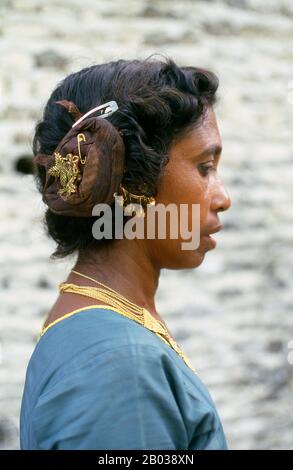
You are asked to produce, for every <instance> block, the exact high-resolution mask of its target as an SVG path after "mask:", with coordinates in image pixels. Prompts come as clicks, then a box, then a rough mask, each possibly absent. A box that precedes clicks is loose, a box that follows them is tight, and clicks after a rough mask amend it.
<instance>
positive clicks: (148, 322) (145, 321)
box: [59, 270, 195, 372]
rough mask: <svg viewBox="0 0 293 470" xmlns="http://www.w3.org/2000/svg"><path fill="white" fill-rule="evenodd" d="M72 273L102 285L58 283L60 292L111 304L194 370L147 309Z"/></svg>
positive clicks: (167, 332) (175, 343) (163, 327)
mask: <svg viewBox="0 0 293 470" xmlns="http://www.w3.org/2000/svg"><path fill="white" fill-rule="evenodd" d="M72 272H73V273H75V274H78V275H79V276H82V277H84V278H85V279H88V280H90V281H93V282H95V283H96V284H100V285H101V286H103V288H101V287H91V286H80V285H76V284H71V283H64V282H63V283H61V284H60V285H59V291H60V292H70V293H75V294H80V295H84V296H87V297H91V298H94V299H97V300H101V301H103V302H106V303H107V304H109V305H111V306H112V307H114V308H116V309H117V310H118V312H119V313H120V314H121V315H124V316H125V317H127V318H130V319H131V320H134V321H136V322H137V323H140V324H141V325H143V326H144V327H145V328H147V329H149V330H151V331H153V332H154V333H155V334H156V335H157V336H159V337H160V338H161V339H162V340H163V341H164V342H165V343H166V344H167V345H168V346H170V347H171V348H173V349H174V351H176V352H177V354H178V355H179V356H180V357H181V358H182V359H183V360H184V362H185V363H186V365H187V366H188V367H189V368H190V369H191V370H192V371H193V372H195V370H194V368H193V366H192V364H191V363H190V361H189V359H188V358H187V356H186V355H185V354H184V352H183V351H182V350H181V348H180V346H179V345H178V343H177V342H176V341H175V340H174V339H173V338H172V336H171V335H170V333H169V331H168V330H167V327H166V326H165V325H164V323H163V322H161V321H159V320H157V319H156V318H155V317H154V316H153V315H152V314H151V313H150V312H149V311H148V310H147V309H145V308H143V307H140V306H139V305H136V304H135V303H133V302H131V301H130V300H128V299H127V298H126V297H124V296H123V295H122V294H119V292H117V291H115V290H114V289H111V287H108V286H106V285H105V284H103V283H102V282H100V281H97V280H96V279H93V278H91V277H89V276H86V275H85V274H82V273H80V272H78V271H75V270H72Z"/></svg>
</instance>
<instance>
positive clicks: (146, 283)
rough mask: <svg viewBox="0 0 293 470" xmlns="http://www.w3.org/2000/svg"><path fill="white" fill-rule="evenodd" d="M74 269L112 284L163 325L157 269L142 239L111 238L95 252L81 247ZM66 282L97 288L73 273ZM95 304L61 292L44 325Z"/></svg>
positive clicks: (158, 270) (92, 301)
mask: <svg viewBox="0 0 293 470" xmlns="http://www.w3.org/2000/svg"><path fill="white" fill-rule="evenodd" d="M73 269H74V270H76V271H78V272H80V273H82V274H85V275H86V276H89V277H92V278H93V279H95V280H97V281H100V282H102V283H103V284H105V285H106V286H108V287H111V288H112V289H114V290H115V291H117V292H119V293H120V294H122V295H123V296H125V297H126V298H127V299H128V300H130V301H131V302H133V303H135V304H137V305H139V306H140V307H144V308H146V309H147V310H148V311H149V312H150V313H151V314H152V315H153V316H154V317H155V318H156V319H158V320H160V321H161V322H163V324H165V323H164V321H163V319H162V318H161V316H160V315H159V313H158V312H157V309H156V305H155V294H156V290H157V287H158V283H159V276H160V269H159V268H158V267H157V266H155V263H153V262H152V258H151V256H150V254H149V253H148V250H147V245H146V244H145V240H138V239H135V240H127V239H123V240H114V241H113V242H111V243H109V245H106V246H105V247H103V248H100V249H98V250H96V251H93V250H84V251H83V252H80V254H79V256H78V259H77V261H76V264H75V266H74V267H73ZM65 282H68V283H73V284H77V285H83V286H93V287H98V284H96V283H95V282H93V281H90V280H88V279H85V278H83V277H81V276H78V275H77V274H75V273H72V272H70V273H69V275H68V277H67V279H66V281H65ZM96 304H97V300H96V299H92V298H90V297H85V296H81V295H78V294H73V293H62V294H60V295H59V297H58V298H57V300H56V302H55V304H54V306H53V307H52V309H51V311H50V312H49V315H48V317H47V320H46V323H45V326H47V325H48V324H49V323H51V322H52V321H54V320H56V319H58V318H59V317H61V316H63V315H64V314H65V313H67V312H70V311H73V310H76V309H79V308H82V307H86V306H90V305H96ZM103 304H105V305H107V303H106V302H103Z"/></svg>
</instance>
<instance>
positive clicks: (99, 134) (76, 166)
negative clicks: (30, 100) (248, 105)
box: [34, 102, 125, 217]
mask: <svg viewBox="0 0 293 470" xmlns="http://www.w3.org/2000/svg"><path fill="white" fill-rule="evenodd" d="M68 103H69V102H68ZM60 104H62V105H63V106H64V102H63V103H60ZM71 104H72V103H71ZM74 106H75V105H74ZM65 107H66V106H65ZM67 109H68V108H67ZM72 109H73V108H72ZM76 110H77V108H76V107H75V108H74V113H75V116H74V117H75V118H77V117H78V113H77V111H76ZM68 111H69V112H70V109H68ZM72 114H73V113H72ZM124 160H125V146H124V142H123V139H122V137H121V135H120V133H119V131H118V130H117V129H116V128H115V127H114V126H113V125H112V124H111V123H110V122H109V121H107V119H103V118H99V117H89V118H86V119H84V120H83V121H81V122H80V123H79V124H77V125H76V126H75V127H74V128H72V129H71V130H70V131H69V132H68V133H67V134H66V135H65V137H64V138H63V139H62V141H61V142H60V144H59V145H58V147H57V148H56V150H55V151H54V152H53V155H44V154H38V155H36V156H35V157H34V163H35V164H37V165H41V166H43V167H45V169H46V181H45V184H44V188H43V201H44V202H45V203H46V204H47V205H48V207H49V208H50V210H51V211H52V212H54V213H58V214H62V215H66V216H76V217H91V216H92V209H93V207H94V206H95V204H99V203H107V204H112V202H113V201H114V195H113V194H114V192H116V191H118V189H119V185H120V183H121V182H122V178H123V171H124Z"/></svg>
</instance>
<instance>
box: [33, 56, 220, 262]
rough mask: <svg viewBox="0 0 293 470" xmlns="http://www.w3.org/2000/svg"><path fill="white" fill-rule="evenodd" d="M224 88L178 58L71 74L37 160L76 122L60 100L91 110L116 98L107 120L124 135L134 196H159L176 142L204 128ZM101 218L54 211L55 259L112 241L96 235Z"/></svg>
mask: <svg viewBox="0 0 293 470" xmlns="http://www.w3.org/2000/svg"><path fill="white" fill-rule="evenodd" d="M217 88H218V79H217V77H216V76H215V75H214V74H213V73H212V72H209V71H207V70H204V69H199V68H196V67H191V66H189V67H179V66H178V65H176V63H175V62H174V61H173V60H172V59H170V58H167V59H166V60H165V61H161V60H156V59H153V58H152V57H149V58H147V59H145V60H118V61H113V62H109V63H106V64H99V65H94V66H91V67H87V68H84V69H82V70H80V71H78V72H76V73H72V74H70V75H69V76H67V77H66V78H65V79H64V80H63V81H62V82H61V83H60V84H58V86H57V87H56V89H55V90H54V91H53V92H52V94H51V96H50V98H49V100H48V102H47V104H46V106H45V109H44V113H43V119H42V120H41V121H40V122H39V123H38V124H37V126H36V130H35V136H34V141H33V152H34V155H36V154H37V153H44V154H48V155H50V154H52V153H53V151H54V150H55V149H56V147H57V146H58V144H59V142H60V141H61V140H62V138H63V137H64V136H65V135H66V134H67V132H68V131H69V130H70V128H71V126H72V124H73V118H72V116H71V115H70V114H69V113H68V112H67V111H66V110H64V109H63V108H62V107H61V106H58V105H56V103H55V102H56V101H58V100H68V101H73V102H74V103H75V104H76V106H77V107H78V108H79V110H80V112H81V113H86V112H87V111H89V110H90V109H92V108H94V107H96V106H98V105H100V104H102V103H105V102H107V101H111V100H115V101H116V102H117V104H118V107H119V109H118V110H117V111H116V112H115V113H113V115H111V116H109V117H108V118H106V119H108V120H109V121H110V122H111V123H112V124H113V125H114V126H115V127H117V128H119V129H123V132H124V135H123V139H124V144H125V151H126V153H125V158H126V161H125V173H124V178H123V185H124V186H125V187H126V188H127V189H128V190H129V191H130V192H132V193H135V194H145V195H147V196H155V194H156V191H157V186H158V181H159V177H160V175H161V173H162V170H163V167H164V166H165V165H166V164H167V162H168V149H169V147H170V145H171V144H172V143H174V141H175V140H176V139H178V138H179V137H181V136H182V135H184V134H185V133H186V132H187V131H188V130H189V129H190V128H192V127H194V126H195V125H197V124H199V123H200V119H201V118H202V117H203V116H204V112H205V110H206V109H207V108H208V107H209V106H212V105H213V104H214V102H215V99H216V98H215V94H216V90H217ZM35 179H36V183H37V187H38V189H39V190H40V191H41V192H42V190H43V186H44V184H45V172H44V169H43V168H41V167H38V168H37V170H36V176H35ZM94 220H96V219H95V218H94V217H89V218H86V217H69V216H62V215H59V214H55V213H53V212H52V211H51V210H50V209H47V211H46V214H45V225H46V230H47V233H48V235H49V236H51V237H52V238H53V239H54V240H55V242H56V243H57V248H56V250H55V252H54V253H53V254H52V256H51V257H59V258H61V257H64V256H66V255H68V254H71V253H73V252H75V251H80V250H83V249H85V248H88V247H89V246H93V247H97V246H100V245H101V244H103V243H106V242H109V240H96V239H94V238H93V235H92V224H93V222H94Z"/></svg>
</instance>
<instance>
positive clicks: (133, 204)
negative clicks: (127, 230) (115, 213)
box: [115, 184, 156, 217]
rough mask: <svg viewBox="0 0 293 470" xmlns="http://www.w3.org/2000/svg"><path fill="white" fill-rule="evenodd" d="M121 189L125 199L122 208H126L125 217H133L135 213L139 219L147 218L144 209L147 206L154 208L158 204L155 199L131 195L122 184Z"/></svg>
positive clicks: (142, 195) (141, 195)
mask: <svg viewBox="0 0 293 470" xmlns="http://www.w3.org/2000/svg"><path fill="white" fill-rule="evenodd" d="M119 189H120V191H121V192H122V197H123V204H122V206H126V208H125V211H124V212H125V215H132V212H133V211H135V212H136V216H137V217H145V211H144V207H145V206H147V205H151V206H154V205H155V203H156V200H155V198H154V197H151V196H145V195H144V194H134V193H131V192H129V191H128V190H127V189H126V188H125V187H124V186H123V185H122V184H120V186H119ZM115 194H116V193H115ZM137 204H139V208H137Z"/></svg>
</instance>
